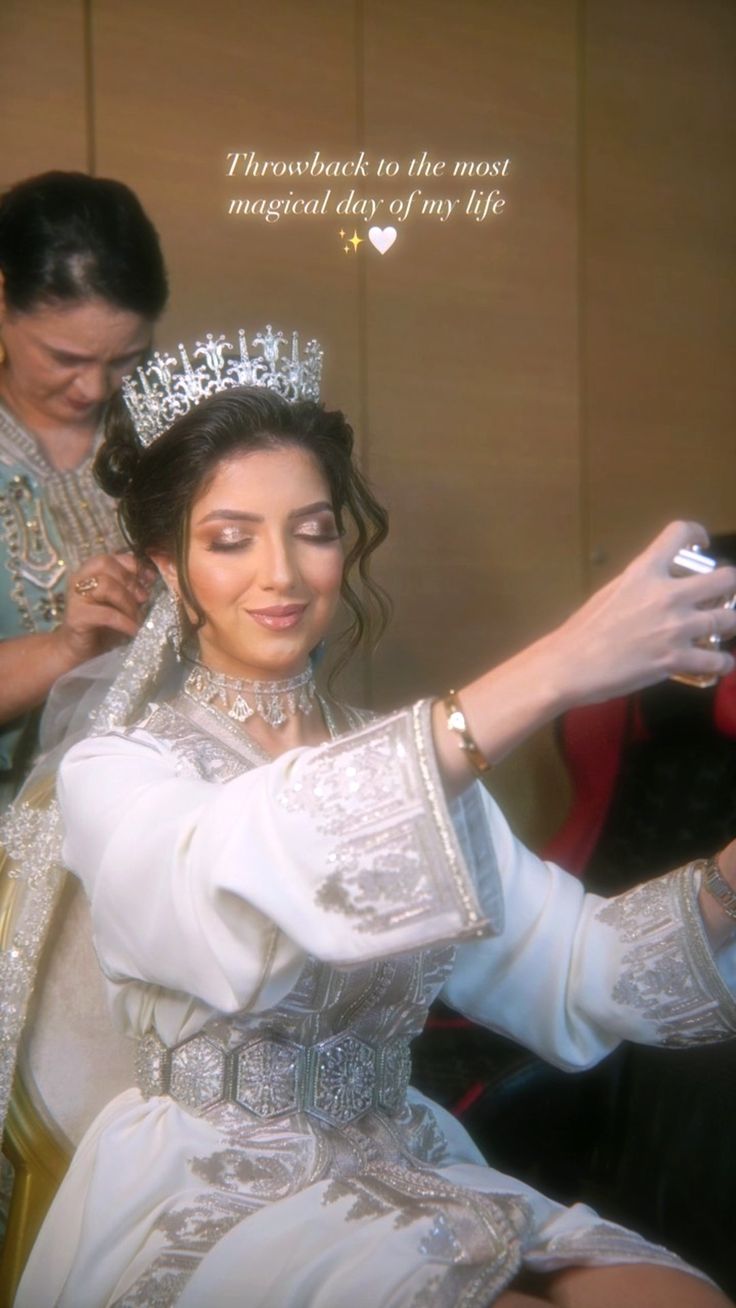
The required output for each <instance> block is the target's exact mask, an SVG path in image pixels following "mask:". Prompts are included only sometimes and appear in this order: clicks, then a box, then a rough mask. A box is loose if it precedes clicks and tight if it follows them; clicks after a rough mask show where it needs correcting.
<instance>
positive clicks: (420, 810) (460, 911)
mask: <svg viewBox="0 0 736 1308" xmlns="http://www.w3.org/2000/svg"><path fill="white" fill-rule="evenodd" d="M425 751H426V739H425V733H424V732H423V731H421V730H420V729H419V727H418V726H417V718H416V716H415V714H410V713H398V714H395V715H394V716H393V717H390V718H383V719H381V720H380V721H378V722H376V723H371V724H370V725H369V726H368V727H366V728H364V729H363V730H362V731H361V732H359V733H356V734H355V735H353V736H351V737H349V738H347V739H346V740H345V741H344V742H342V743H341V742H337V743H335V744H333V745H331V746H330V748H329V749H327V750H323V751H320V752H318V753H317V754H316V755H315V756H314V757H313V758H312V759H311V760H310V761H309V762H308V763H307V764H305V765H304V766H302V767H301V768H299V769H298V770H297V771H296V772H295V776H294V778H293V779H292V780H291V781H290V782H287V784H286V785H285V787H284V789H283V791H282V792H281V795H280V802H281V803H282V804H283V806H284V808H285V809H286V810H287V811H289V812H292V813H301V812H303V813H310V814H312V815H314V814H315V813H316V814H318V815H319V817H318V820H317V827H318V829H319V830H320V831H321V832H322V833H323V834H325V835H327V836H330V837H332V838H333V847H332V850H331V852H330V854H329V856H328V869H327V875H326V877H325V880H324V881H323V882H322V884H321V886H320V887H319V888H318V890H317V903H318V904H319V905H320V906H321V907H322V908H325V909H327V910H328V911H330V912H335V913H341V914H343V915H345V916H349V917H358V918H359V919H360V923H359V927H358V929H359V930H361V931H367V932H379V931H381V932H382V931H386V930H390V929H391V928H392V927H394V926H397V925H400V924H405V923H414V922H419V921H422V920H423V919H426V918H428V917H432V918H438V917H441V916H442V915H444V914H446V915H447V917H448V935H450V934H452V935H453V936H456V935H457V936H460V935H462V934H469V935H482V934H485V925H486V924H485V921H484V919H483V917H482V915H481V912H480V910H479V907H478V903H477V899H476V896H475V892H474V889H473V885H472V881H471V878H470V875H469V873H468V871H467V868H466V866H465V862H464V859H463V856H462V853H461V851H460V846H459V843H458V841H457V838H456V836H455V833H454V829H453V827H452V823H451V821H450V818H449V816H448V815H447V811H446V808H445V805H444V800H443V799H441V797H440V794H439V793H438V787H436V786H435V785H434V784H433V778H432V776H431V774H430V772H429V769H428V767H427V763H426V757H425ZM427 801H429V802H427ZM346 833H349V835H348V834H346ZM450 923H452V924H453V925H450Z"/></svg>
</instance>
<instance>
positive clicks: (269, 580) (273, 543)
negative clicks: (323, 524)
mask: <svg viewBox="0 0 736 1308" xmlns="http://www.w3.org/2000/svg"><path fill="white" fill-rule="evenodd" d="M298 575H299V574H298V570H297V566H296V560H295V558H294V551H293V546H292V543H291V541H290V540H287V539H284V538H282V537H281V536H280V535H279V536H276V535H274V536H269V537H268V538H267V539H266V540H264V542H263V550H262V555H261V567H260V582H261V585H262V586H263V589H264V590H276V591H283V592H287V591H290V590H292V589H293V588H294V586H295V585H296V582H297V579H298Z"/></svg>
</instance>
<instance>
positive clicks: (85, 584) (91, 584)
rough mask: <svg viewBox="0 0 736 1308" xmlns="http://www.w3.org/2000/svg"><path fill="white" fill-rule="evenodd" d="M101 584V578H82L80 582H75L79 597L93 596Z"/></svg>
mask: <svg viewBox="0 0 736 1308" xmlns="http://www.w3.org/2000/svg"><path fill="white" fill-rule="evenodd" d="M99 584H100V579H99V577H80V578H79V581H75V583H74V589H75V591H76V592H77V594H78V595H91V594H92V592H93V591H95V590H97V587H98V586H99Z"/></svg>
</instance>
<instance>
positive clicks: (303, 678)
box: [184, 659, 317, 727]
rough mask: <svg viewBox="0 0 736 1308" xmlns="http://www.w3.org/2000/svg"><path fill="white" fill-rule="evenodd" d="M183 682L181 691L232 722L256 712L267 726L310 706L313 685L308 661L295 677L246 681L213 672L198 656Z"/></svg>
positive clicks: (314, 691)
mask: <svg viewBox="0 0 736 1308" xmlns="http://www.w3.org/2000/svg"><path fill="white" fill-rule="evenodd" d="M190 661H191V662H192V663H193V665H194V666H193V667H192V670H191V672H190V673H189V676H188V677H187V679H186V681H185V683H184V693H185V694H186V695H188V696H189V698H190V699H193V700H195V701H196V703H198V704H204V705H205V706H206V707H208V708H210V707H211V708H219V709H221V710H222V711H223V712H225V713H226V714H227V716H228V717H229V718H232V720H233V722H247V721H248V719H249V718H252V717H253V716H254V715H257V716H258V717H259V718H262V720H263V721H264V722H265V723H267V724H268V726H269V727H282V726H283V725H284V723H285V722H286V720H287V718H289V717H294V716H295V715H296V714H297V713H303V714H304V716H305V717H307V716H308V715H309V714H310V713H311V712H312V709H313V708H314V702H315V698H316V695H317V687H316V686H315V684H314V672H313V671H312V665H311V663H310V664H309V665H308V666H307V667H306V668H305V670H304V672H300V673H299V674H298V675H297V676H296V677H288V678H287V679H286V680H284V681H247V680H245V678H240V677H228V676H227V675H226V674H225V673H224V672H213V671H212V669H211V668H208V667H207V666H206V664H204V663H200V662H199V660H198V659H191V660H190Z"/></svg>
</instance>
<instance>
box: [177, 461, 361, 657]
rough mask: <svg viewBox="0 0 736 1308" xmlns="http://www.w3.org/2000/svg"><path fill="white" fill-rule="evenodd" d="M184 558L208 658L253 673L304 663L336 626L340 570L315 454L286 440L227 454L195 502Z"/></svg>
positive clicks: (327, 499) (332, 523)
mask: <svg viewBox="0 0 736 1308" xmlns="http://www.w3.org/2000/svg"><path fill="white" fill-rule="evenodd" d="M188 563H189V580H190V583H191V587H192V591H193V593H194V595H195V596H196V598H197V600H198V602H199V604H200V605H201V607H202V609H203V611H204V613H205V614H206V617H207V621H206V623H205V625H204V627H202V628H200V630H199V632H198V637H199V643H200V651H201V655H202V658H203V659H204V661H205V662H206V663H207V664H208V665H209V666H210V667H212V668H214V669H215V670H216V671H219V672H225V673H228V674H230V675H232V676H236V677H247V678H252V679H256V680H261V679H263V680H269V679H274V678H281V677H290V676H293V675H295V674H296V673H298V672H301V671H302V670H303V669H304V667H305V666H306V663H307V659H308V657H309V652H310V650H312V649H313V648H314V647H315V645H317V644H319V642H320V640H322V638H323V637H324V636H325V634H326V632H327V630H328V628H329V626H330V623H331V621H332V618H333V615H334V612H335V608H336V606H337V603H338V600H339V596H340V586H341V582H342V571H343V550H342V542H341V539H340V536H339V534H338V530H337V524H336V521H335V515H334V512H333V508H332V503H331V498H330V492H329V487H328V485H327V482H326V480H325V477H324V474H323V473H322V470H321V468H320V466H319V464H318V462H317V460H316V459H315V458H314V457H313V456H312V455H311V454H309V453H308V452H307V451H305V450H302V449H299V448H297V447H296V446H285V447H283V448H281V449H273V450H256V451H253V452H251V453H247V454H242V455H239V456H237V457H235V458H232V459H228V460H226V461H224V462H223V463H221V464H220V465H219V467H218V468H217V471H216V473H215V476H214V478H213V480H212V481H211V482H210V484H209V486H208V487H207V489H206V490H205V492H204V493H203V494H202V495H201V496H200V497H199V499H197V500H196V501H195V504H194V506H193V509H192V514H191V523H190V546H189V560H188Z"/></svg>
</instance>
